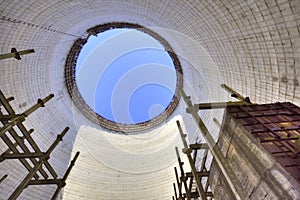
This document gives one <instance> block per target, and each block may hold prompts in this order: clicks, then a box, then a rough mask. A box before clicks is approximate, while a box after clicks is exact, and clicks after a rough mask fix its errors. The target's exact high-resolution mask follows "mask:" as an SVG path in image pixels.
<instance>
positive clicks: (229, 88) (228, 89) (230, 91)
mask: <svg viewBox="0 0 300 200" xmlns="http://www.w3.org/2000/svg"><path fill="white" fill-rule="evenodd" d="M221 87H222V88H224V89H225V90H226V91H227V92H229V93H230V94H231V96H232V97H234V98H236V99H238V100H240V101H245V97H243V96H242V95H241V94H239V93H238V92H236V91H235V90H234V89H232V88H231V87H229V86H228V85H226V84H221Z"/></svg>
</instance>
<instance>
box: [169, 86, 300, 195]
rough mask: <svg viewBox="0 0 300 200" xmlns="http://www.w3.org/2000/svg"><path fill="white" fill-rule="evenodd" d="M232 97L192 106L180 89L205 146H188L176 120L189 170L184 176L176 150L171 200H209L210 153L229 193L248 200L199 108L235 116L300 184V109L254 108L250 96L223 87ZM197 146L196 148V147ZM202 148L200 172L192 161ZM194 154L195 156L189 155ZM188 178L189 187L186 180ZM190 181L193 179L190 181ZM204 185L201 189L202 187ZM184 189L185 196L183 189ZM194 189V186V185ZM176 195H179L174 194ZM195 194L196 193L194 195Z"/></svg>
mask: <svg viewBox="0 0 300 200" xmlns="http://www.w3.org/2000/svg"><path fill="white" fill-rule="evenodd" d="M221 87H222V88H224V89H225V90H226V91H227V92H229V93H230V94H231V97H233V98H236V99H237V100H238V101H235V102H231V101H230V102H215V103H201V104H194V105H193V104H192V102H191V97H189V96H187V95H186V94H185V92H184V91H183V89H181V90H180V93H181V95H182V97H183V100H184V101H185V103H186V105H187V108H186V112H187V113H189V114H191V115H192V116H193V118H194V120H195V121H196V123H197V125H198V127H199V129H200V131H201V133H202V136H203V137H204V139H205V142H206V143H202V144H190V145H189V146H188V144H187V142H186V140H185V137H186V136H187V135H186V134H184V133H183V130H182V128H181V126H180V123H179V121H177V126H178V129H179V132H180V135H181V138H182V142H183V146H184V148H183V150H182V152H183V153H184V154H186V155H187V157H188V160H189V164H190V167H191V170H192V172H191V173H185V172H184V170H183V164H184V163H183V162H182V161H181V158H180V156H179V151H178V148H177V147H175V148H176V154H177V159H178V163H179V167H180V175H181V176H180V177H179V175H178V172H177V169H176V168H175V176H176V182H177V189H176V184H173V187H174V192H175V196H173V199H176V200H181V199H188V200H189V199H198V197H201V199H202V200H207V199H212V198H213V194H212V193H211V192H210V191H208V188H209V181H208V179H209V170H207V169H206V168H204V167H203V166H205V162H206V158H207V154H208V153H211V155H212V156H213V159H214V160H215V162H216V164H217V165H218V167H219V168H220V171H221V172H222V174H223V175H224V178H225V179H226V182H227V183H228V185H229V187H230V189H231V190H232V193H233V195H234V197H235V198H236V199H249V198H248V197H247V195H246V194H245V192H244V191H243V188H242V187H241V184H240V183H239V181H238V179H237V177H236V175H235V173H234V172H233V169H232V168H231V166H230V165H229V163H228V162H227V160H226V159H225V157H224V155H223V154H222V152H221V150H220V148H219V146H218V145H217V144H216V142H215V141H214V140H213V138H212V136H211V134H210V132H209V131H208V129H207V128H206V126H205V124H204V123H203V121H202V120H201V118H200V116H199V115H198V111H199V110H202V109H219V108H226V112H228V113H229V114H230V115H232V117H234V118H235V119H236V120H237V121H238V122H239V123H240V124H241V125H242V126H243V127H244V128H245V129H246V130H247V131H249V132H250V133H251V134H252V135H253V136H254V138H256V139H257V140H258V141H259V142H260V143H261V145H262V146H263V147H264V148H265V149H266V150H267V151H268V152H269V153H270V154H271V155H272V156H273V157H274V158H275V159H276V160H277V161H278V162H279V163H280V164H281V165H282V166H283V167H284V168H285V169H286V171H288V172H289V173H290V174H291V175H292V176H293V177H294V178H295V179H296V180H297V181H298V182H300V170H299V168H300V163H299V156H300V139H299V138H300V128H299V127H300V108H298V107H297V106H295V105H293V104H291V103H275V104H264V105H257V104H255V103H252V102H251V101H250V98H249V97H243V96H242V95H241V94H239V93H237V92H236V91H234V90H233V89H232V88H230V87H229V86H227V85H225V84H222V85H221ZM213 120H214V122H215V123H216V125H217V126H219V127H221V124H220V123H219V122H218V120H217V119H216V118H214V119H213ZM195 147H199V148H195ZM199 149H200V150H201V149H202V150H203V149H205V152H204V154H203V155H204V156H203V158H202V162H201V166H200V169H199V170H198V171H197V170H196V169H197V166H196V165H195V163H196V162H195V161H196V158H197V150H199ZM193 151H194V157H192V156H191V153H192V152H193ZM203 177H207V182H206V183H205V181H203ZM189 178H191V180H190V182H189V186H188V184H187V181H188V179H189ZM193 180H195V181H194V182H193ZM203 183H204V185H205V186H204V187H203ZM195 184H196V189H195V190H194V191H192V190H191V188H192V185H195ZM183 187H184V189H185V193H183V191H182V188H183ZM194 188H195V186H194ZM177 192H178V194H177ZM195 193H196V194H195Z"/></svg>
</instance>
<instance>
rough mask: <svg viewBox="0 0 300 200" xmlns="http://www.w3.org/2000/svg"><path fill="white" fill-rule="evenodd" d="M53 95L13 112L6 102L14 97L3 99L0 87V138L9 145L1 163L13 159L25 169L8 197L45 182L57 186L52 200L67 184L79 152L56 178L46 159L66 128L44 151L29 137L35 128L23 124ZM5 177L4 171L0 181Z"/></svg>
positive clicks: (11, 199)
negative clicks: (60, 175) (19, 112)
mask: <svg viewBox="0 0 300 200" xmlns="http://www.w3.org/2000/svg"><path fill="white" fill-rule="evenodd" d="M53 97H54V95H53V94H50V95H49V96H47V97H45V98H44V99H38V101H37V103H36V104H35V105H33V106H32V107H30V108H29V109H27V110H26V111H24V112H23V113H21V114H16V113H15V111H14V110H13V108H12V107H11V105H10V103H9V102H10V101H12V100H13V99H14V98H13V97H9V98H6V97H5V96H4V94H3V93H2V91H1V90H0V109H2V110H0V121H1V127H0V137H1V139H2V140H3V142H4V143H5V144H6V145H7V146H8V149H7V150H6V151H4V152H3V153H2V154H1V155H0V162H3V161H5V160H6V159H16V160H19V161H20V162H21V163H22V165H23V166H24V167H25V168H26V169H27V170H28V174H27V176H26V177H25V178H24V180H23V181H22V182H21V183H20V184H19V185H18V187H17V188H16V190H15V191H14V192H13V193H12V194H11V196H10V197H9V200H14V199H17V198H18V197H19V196H20V194H21V193H22V191H23V190H24V189H25V188H26V187H27V186H29V185H45V184H55V185H57V189H56V191H55V193H54V195H53V196H52V200H55V199H56V198H57V196H58V194H59V192H60V191H61V189H62V188H63V187H64V186H65V185H66V179H67V177H68V175H69V173H70V171H71V169H72V167H73V166H74V164H75V162H76V160H77V158H78V156H79V152H77V153H76V155H75V157H74V158H73V160H72V161H71V164H70V166H69V167H68V169H67V171H66V172H65V174H64V176H63V177H62V178H58V176H57V173H56V172H55V170H54V169H53V167H52V166H51V164H50V163H49V162H48V160H49V159H50V154H51V152H52V151H53V150H54V149H55V147H56V146H57V145H58V144H59V142H60V141H62V139H63V137H64V135H65V134H66V133H67V131H68V130H69V128H68V127H66V128H65V129H64V130H63V131H62V132H61V133H60V134H59V135H57V138H56V140H55V141H54V142H53V143H52V144H51V145H50V147H49V148H48V150H47V151H45V152H43V151H42V150H41V149H40V148H39V147H38V145H37V143H36V142H35V141H34V140H33V138H32V136H31V134H32V133H33V132H34V130H33V129H29V130H28V129H27V128H26V127H25V126H24V124H23V122H24V121H25V120H26V118H27V117H28V116H29V115H30V114H31V113H32V112H34V111H35V110H37V109H38V108H40V107H44V106H45V103H46V102H48V101H49V100H50V99H52V98H53ZM7 176H8V175H7V174H5V175H4V176H3V177H2V178H1V179H0V183H1V182H3V181H5V179H6V178H7Z"/></svg>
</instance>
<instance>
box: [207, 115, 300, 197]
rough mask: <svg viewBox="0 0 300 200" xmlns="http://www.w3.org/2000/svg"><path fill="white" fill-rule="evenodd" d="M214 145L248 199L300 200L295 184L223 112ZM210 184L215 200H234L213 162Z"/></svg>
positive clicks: (299, 190)
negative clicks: (219, 150) (217, 147)
mask: <svg viewBox="0 0 300 200" xmlns="http://www.w3.org/2000/svg"><path fill="white" fill-rule="evenodd" d="M218 145H219V147H220V148H221V150H222V152H223V154H224V156H225V158H226V159H227V160H228V162H229V163H230V165H231V167H232V169H233V171H234V172H235V175H236V176H237V178H238V180H239V182H240V184H241V185H242V187H243V189H244V192H245V193H246V194H247V196H249V198H250V199H251V200H252V199H253V200H258V199H272V200H275V199H278V200H279V199H280V200H281V199H300V185H299V183H298V182H297V181H296V180H295V179H293V178H292V177H291V175H290V174H289V173H288V172H286V170H285V169H284V168H283V167H282V166H281V165H280V164H279V163H277V162H276V161H275V160H274V159H273V158H272V157H271V155H270V154H269V153H268V152H267V151H266V150H265V149H264V148H263V147H262V146H261V145H260V143H259V142H258V141H256V140H255V139H254V138H253V137H252V136H251V135H250V133H249V132H247V131H246V130H245V129H243V127H242V126H241V125H240V124H238V123H237V122H236V120H235V119H234V118H233V117H232V116H231V115H230V114H228V113H227V112H225V115H224V119H223V124H222V129H221V132H220V138H219V141H218ZM210 183H211V186H212V190H213V192H214V195H215V199H235V198H234V196H233V194H232V192H231V190H230V188H229V186H228V185H227V183H226V181H225V178H224V176H223V175H222V174H220V170H219V168H218V166H217V164H216V162H213V164H212V167H211V173H210Z"/></svg>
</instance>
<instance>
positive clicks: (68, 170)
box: [51, 151, 80, 200]
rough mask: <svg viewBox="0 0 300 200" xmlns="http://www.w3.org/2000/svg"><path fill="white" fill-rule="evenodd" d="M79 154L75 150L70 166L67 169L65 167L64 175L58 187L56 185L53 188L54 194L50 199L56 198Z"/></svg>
mask: <svg viewBox="0 0 300 200" xmlns="http://www.w3.org/2000/svg"><path fill="white" fill-rule="evenodd" d="M79 154H80V152H79V151H77V152H76V155H75V156H74V158H73V160H72V161H71V164H70V166H69V167H68V169H67V171H66V173H65V175H64V176H63V178H62V182H61V184H59V185H58V187H57V189H56V190H55V192H54V194H53V196H52V199H51V200H55V199H56V198H57V196H58V194H59V192H60V191H61V189H62V188H63V187H64V186H65V185H66V180H67V178H68V176H69V174H70V172H71V170H72V168H73V167H74V165H75V162H76V160H77V158H78V156H79Z"/></svg>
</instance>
